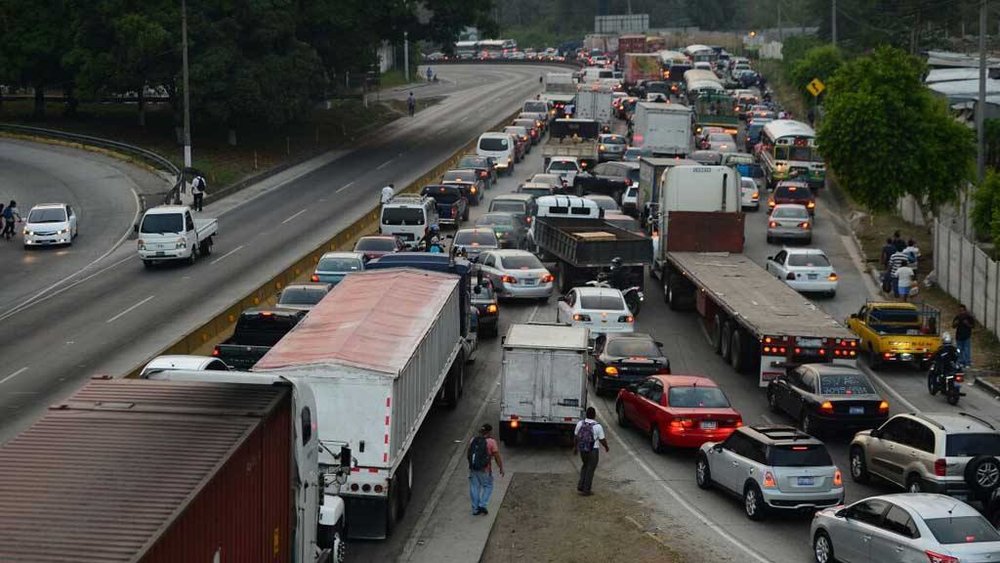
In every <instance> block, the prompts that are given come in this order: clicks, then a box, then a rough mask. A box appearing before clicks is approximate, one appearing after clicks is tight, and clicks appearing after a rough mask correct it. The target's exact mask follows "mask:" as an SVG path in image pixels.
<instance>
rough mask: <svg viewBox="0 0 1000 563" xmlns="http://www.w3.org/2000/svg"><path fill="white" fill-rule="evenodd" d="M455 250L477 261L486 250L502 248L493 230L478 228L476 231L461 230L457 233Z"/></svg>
mask: <svg viewBox="0 0 1000 563" xmlns="http://www.w3.org/2000/svg"><path fill="white" fill-rule="evenodd" d="M451 247H452V249H454V250H462V251H464V252H465V255H466V256H467V257H468V258H469V259H470V260H473V259H477V258H478V257H479V254H480V253H481V252H483V251H486V250H496V249H498V248H500V240H499V239H497V235H496V233H495V232H493V229H490V228H486V227H478V228H474V229H459V231H458V232H456V233H455V239H454V241H453V243H452V245H451Z"/></svg>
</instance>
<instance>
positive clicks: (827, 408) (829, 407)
mask: <svg viewBox="0 0 1000 563" xmlns="http://www.w3.org/2000/svg"><path fill="white" fill-rule="evenodd" d="M819 410H820V412H823V413H826V414H833V403H831V402H830V401H823V403H822V404H821V405H820V406H819Z"/></svg>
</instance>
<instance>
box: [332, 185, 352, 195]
mask: <svg viewBox="0 0 1000 563" xmlns="http://www.w3.org/2000/svg"><path fill="white" fill-rule="evenodd" d="M353 185H354V182H348V183H346V184H344V185H343V186H340V187H339V188H337V191H335V192H333V193H335V194H339V193H340V192H342V191H344V190H346V189H347V188H349V187H351V186H353Z"/></svg>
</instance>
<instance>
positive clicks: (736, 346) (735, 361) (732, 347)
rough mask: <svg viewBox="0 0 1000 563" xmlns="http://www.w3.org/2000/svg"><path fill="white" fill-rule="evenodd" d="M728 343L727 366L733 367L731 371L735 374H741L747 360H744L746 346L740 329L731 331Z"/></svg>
mask: <svg viewBox="0 0 1000 563" xmlns="http://www.w3.org/2000/svg"><path fill="white" fill-rule="evenodd" d="M730 340H731V342H730V343H729V355H730V356H731V357H730V359H729V365H731V366H733V370H734V371H736V373H743V371H744V370H746V365H747V358H746V348H747V347H746V346H745V345H744V344H745V341H744V336H743V331H742V330H740V329H738V328H737V329H734V330H733V336H732V338H731V339H730Z"/></svg>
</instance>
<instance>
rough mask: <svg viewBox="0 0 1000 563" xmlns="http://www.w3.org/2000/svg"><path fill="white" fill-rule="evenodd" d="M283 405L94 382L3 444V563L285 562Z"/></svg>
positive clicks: (209, 387)
mask: <svg viewBox="0 0 1000 563" xmlns="http://www.w3.org/2000/svg"><path fill="white" fill-rule="evenodd" d="M290 396H291V394H290V391H289V389H288V388H286V387H280V386H268V385H251V384H241V383H209V382H205V383H201V382H198V383H187V382H184V383H182V382H174V381H151V380H146V379H134V380H124V379H114V380H112V379H96V380H92V381H91V382H89V383H88V384H87V385H86V386H84V387H83V388H82V389H80V390H79V391H77V392H76V393H75V394H74V395H73V396H71V397H70V398H69V399H67V400H66V402H64V403H62V404H58V405H55V406H53V407H51V408H50V409H49V410H48V412H47V413H46V414H45V416H43V417H42V418H41V419H40V420H38V421H36V422H35V423H34V424H33V425H32V426H31V427H29V428H28V429H27V430H25V431H24V432H22V433H20V434H18V435H17V436H16V437H14V438H13V439H11V440H10V441H9V442H7V443H6V444H4V445H3V446H2V447H0V475H2V476H3V478H2V479H0V499H2V500H0V530H2V532H0V561H36V562H37V561H67V560H74V561H151V562H152V561H155V562H160V561H163V562H169V561H212V559H213V556H214V555H215V554H216V553H218V554H219V555H221V560H222V561H268V562H272V561H274V562H285V561H289V560H290V557H291V542H292V537H291V514H292V511H293V510H294V507H293V505H292V501H293V499H292V496H291V487H290V483H291V480H290V479H291V466H292V463H291V460H290V458H289V456H290V452H291V439H292V438H291V434H292V427H291V411H290V408H291V405H290Z"/></svg>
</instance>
